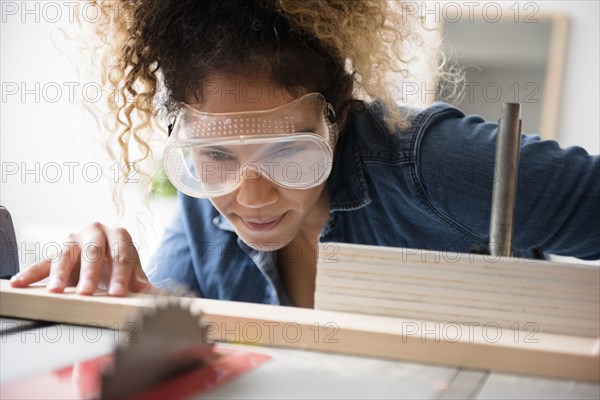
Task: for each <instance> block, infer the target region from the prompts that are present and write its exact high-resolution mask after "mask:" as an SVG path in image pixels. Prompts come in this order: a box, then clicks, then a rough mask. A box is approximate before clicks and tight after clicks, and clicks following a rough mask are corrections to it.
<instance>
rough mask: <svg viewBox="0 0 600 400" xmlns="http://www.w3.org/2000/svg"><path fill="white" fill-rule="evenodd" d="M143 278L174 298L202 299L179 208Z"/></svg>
mask: <svg viewBox="0 0 600 400" xmlns="http://www.w3.org/2000/svg"><path fill="white" fill-rule="evenodd" d="M146 269H147V270H146V274H147V276H148V279H149V280H150V283H151V284H153V285H154V286H157V287H159V288H162V289H164V290H167V291H169V292H171V293H173V294H176V295H186V296H191V297H202V292H201V290H200V287H199V285H198V280H197V278H196V274H195V272H194V267H193V263H192V258H191V255H190V248H189V244H188V237H187V234H186V232H185V227H184V224H183V216H182V212H181V207H179V209H178V211H177V214H176V215H175V218H174V220H173V222H172V223H171V225H170V226H169V227H168V228H167V229H166V231H165V234H164V237H163V239H162V242H161V244H160V245H159V247H158V250H157V251H156V253H155V254H154V257H153V259H152V261H151V262H150V264H149V265H148V267H147V268H146Z"/></svg>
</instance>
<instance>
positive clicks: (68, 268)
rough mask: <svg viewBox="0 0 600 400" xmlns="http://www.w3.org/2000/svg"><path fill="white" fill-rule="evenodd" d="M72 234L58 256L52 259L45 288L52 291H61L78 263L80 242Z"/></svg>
mask: <svg viewBox="0 0 600 400" xmlns="http://www.w3.org/2000/svg"><path fill="white" fill-rule="evenodd" d="M74 239H75V238H74V237H73V236H70V237H69V239H67V240H66V241H65V242H64V243H63V245H62V247H61V253H60V255H59V256H58V257H56V258H54V259H53V260H52V263H51V265H50V274H49V278H50V279H49V281H48V286H47V289H48V290H49V291H51V292H53V293H62V292H63V291H64V290H65V287H66V286H67V284H68V282H69V277H70V275H71V272H72V271H73V270H74V268H75V267H76V266H78V265H79V256H80V251H81V247H80V243H79V242H78V241H76V240H74Z"/></svg>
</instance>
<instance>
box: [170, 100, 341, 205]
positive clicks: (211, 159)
mask: <svg viewBox="0 0 600 400" xmlns="http://www.w3.org/2000/svg"><path fill="white" fill-rule="evenodd" d="M331 112H332V111H331V107H330V106H329V105H328V104H327V103H326V102H325V100H324V98H323V96H322V95H320V94H317V93H312V94H309V95H306V96H303V97H302V98H300V99H298V100H296V101H295V102H293V103H290V104H288V105H285V106H283V107H279V108H276V109H273V110H266V111H260V112H249V113H237V114H206V113H200V112H197V111H195V110H192V111H190V110H188V109H186V110H184V114H183V117H182V115H180V116H178V120H177V123H176V125H175V127H174V128H173V132H172V135H171V137H170V139H169V143H168V144H167V148H166V149H165V155H164V163H165V170H166V173H167V176H168V177H169V179H170V180H171V182H172V183H173V184H174V185H175V187H176V188H177V189H178V190H180V191H181V192H183V193H186V194H188V195H190V196H193V197H216V196H221V195H224V194H227V193H230V192H232V191H234V190H235V189H236V188H237V187H238V186H239V184H240V183H241V182H242V181H248V182H253V181H256V180H258V179H261V178H264V179H269V180H270V181H272V182H274V183H276V184H278V185H280V186H282V187H285V188H289V189H308V188H311V187H314V186H317V185H319V184H321V183H323V182H324V181H325V180H326V179H327V177H328V176H329V173H330V172H331V164H332V158H333V152H332V148H333V146H334V144H335V140H336V139H337V126H336V125H335V122H334V121H333V119H332V118H330V113H331ZM269 127H271V130H270V129H269ZM272 127H275V129H276V130H277V131H278V132H279V133H277V134H276V133H274V132H273V130H272V129H273V128H272ZM296 127H301V128H302V131H296ZM305 127H308V129H305ZM263 128H264V129H263ZM265 131H266V132H265ZM282 131H283V132H282ZM240 132H241V133H243V134H241V135H240ZM263 132H264V133H267V134H261V133H263Z"/></svg>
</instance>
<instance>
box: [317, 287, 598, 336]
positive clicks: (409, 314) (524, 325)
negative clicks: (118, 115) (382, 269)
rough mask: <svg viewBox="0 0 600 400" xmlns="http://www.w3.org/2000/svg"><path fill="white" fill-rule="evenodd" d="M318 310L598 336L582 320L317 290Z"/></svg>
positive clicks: (594, 330)
mask: <svg viewBox="0 0 600 400" xmlns="http://www.w3.org/2000/svg"><path fill="white" fill-rule="evenodd" d="M316 296H318V303H317V304H318V307H317V308H318V309H320V310H328V311H341V312H356V313H364V314H374V315H382V316H390V317H399V318H405V319H408V318H411V319H416V320H428V321H438V322H446V323H459V324H467V323H477V324H479V325H490V326H500V327H502V328H503V329H511V327H513V329H519V330H525V331H535V332H545V333H554V334H558V335H571V336H581V337H595V336H597V332H598V327H597V325H594V326H589V325H586V323H585V322H583V321H580V320H579V321H577V322H575V323H574V324H573V325H568V323H567V321H561V322H560V323H559V322H552V321H544V320H540V319H539V318H537V317H535V316H531V317H526V318H518V317H514V316H512V315H509V316H508V317H501V316H493V317H491V316H487V315H488V313H487V312H484V313H479V314H478V313H471V314H469V313H468V312H467V311H468V310H466V309H459V310H455V311H454V312H443V311H439V310H438V309H437V308H433V310H423V309H422V308H421V307H409V306H406V307H404V308H400V307H397V306H396V305H391V306H390V305H386V304H385V303H375V302H372V301H368V300H369V299H366V301H361V302H348V301H346V298H343V299H341V300H338V301H336V299H335V298H334V296H333V295H328V294H324V293H317V295H316Z"/></svg>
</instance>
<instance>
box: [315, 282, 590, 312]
mask: <svg viewBox="0 0 600 400" xmlns="http://www.w3.org/2000/svg"><path fill="white" fill-rule="evenodd" d="M316 287H317V291H318V292H323V293H340V294H348V295H352V294H355V295H357V296H366V297H382V298H389V299H395V300H407V301H416V302H423V303H443V304H453V305H462V306H472V305H473V302H477V303H478V305H479V306H481V307H497V308H498V309H503V310H506V311H510V310H514V311H516V312H532V313H542V314H543V313H547V314H553V315H565V316H572V317H584V318H590V319H600V316H599V315H600V304H598V302H591V301H588V302H585V301H573V300H563V299H556V298H552V297H546V298H541V297H536V296H531V295H529V293H528V294H527V295H523V294H512V295H510V296H507V295H506V293H496V292H489V291H486V290H485V288H476V289H477V290H475V289H471V290H458V289H448V288H444V287H435V286H425V285H408V284H403V283H390V282H389V281H375V280H364V279H352V278H339V277H331V276H327V275H321V274H319V276H318V277H317V280H316Z"/></svg>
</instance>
